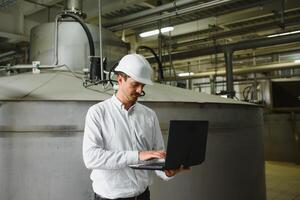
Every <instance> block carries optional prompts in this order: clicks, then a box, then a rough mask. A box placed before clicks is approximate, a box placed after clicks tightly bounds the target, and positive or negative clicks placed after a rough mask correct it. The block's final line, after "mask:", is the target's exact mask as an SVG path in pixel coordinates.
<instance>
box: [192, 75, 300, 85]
mask: <svg viewBox="0 0 300 200" xmlns="http://www.w3.org/2000/svg"><path fill="white" fill-rule="evenodd" d="M295 77H297V78H300V74H294V75H288V76H286V75H285V76H283V75H277V76H265V77H256V80H270V79H279V78H295ZM233 81H234V82H240V83H239V84H245V83H247V84H252V83H253V81H254V78H242V79H233ZM225 82H226V80H224V81H216V82H215V83H217V84H218V83H225ZM210 84H211V82H209V81H207V82H201V83H194V84H193V86H201V85H210ZM235 85H238V83H236V84H235Z"/></svg>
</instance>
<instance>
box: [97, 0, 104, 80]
mask: <svg viewBox="0 0 300 200" xmlns="http://www.w3.org/2000/svg"><path fill="white" fill-rule="evenodd" d="M101 2H102V1H101V0H99V4H98V6H99V55H100V73H101V74H100V78H101V80H104V69H103V51H102V6H101Z"/></svg>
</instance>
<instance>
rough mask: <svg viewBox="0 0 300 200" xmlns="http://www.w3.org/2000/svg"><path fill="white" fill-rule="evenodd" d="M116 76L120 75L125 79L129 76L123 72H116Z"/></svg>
mask: <svg viewBox="0 0 300 200" xmlns="http://www.w3.org/2000/svg"><path fill="white" fill-rule="evenodd" d="M116 74H117V76H122V77H123V78H124V80H125V81H126V80H127V78H128V77H129V76H128V75H127V74H125V73H124V72H116Z"/></svg>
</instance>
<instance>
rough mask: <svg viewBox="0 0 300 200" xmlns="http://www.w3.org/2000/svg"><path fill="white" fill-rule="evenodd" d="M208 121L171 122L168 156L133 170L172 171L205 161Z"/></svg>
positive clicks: (146, 162)
mask: <svg viewBox="0 0 300 200" xmlns="http://www.w3.org/2000/svg"><path fill="white" fill-rule="evenodd" d="M207 132H208V121H197V120H171V121H170V128H169V138H168V145H167V154H166V158H165V160H164V159H153V160H150V161H145V163H140V164H136V165H129V167H131V168H132V169H142V170H170V169H178V168H180V167H181V166H183V167H184V168H188V167H191V166H194V165H199V164H201V163H202V162H203V161H204V160H205V152H206V141H207Z"/></svg>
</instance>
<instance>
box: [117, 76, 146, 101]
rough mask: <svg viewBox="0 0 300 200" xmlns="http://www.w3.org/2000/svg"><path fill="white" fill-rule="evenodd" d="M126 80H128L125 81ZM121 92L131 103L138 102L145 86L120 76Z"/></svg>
mask: <svg viewBox="0 0 300 200" xmlns="http://www.w3.org/2000/svg"><path fill="white" fill-rule="evenodd" d="M125 79H126V80H125ZM118 82H119V90H120V91H121V93H122V95H123V96H124V97H125V99H126V100H127V101H129V102H132V103H134V102H136V101H137V99H138V98H139V96H140V95H141V93H142V91H143V88H144V86H145V84H142V83H140V82H137V81H135V80H134V79H132V78H130V77H127V78H125V77H122V76H119V78H118Z"/></svg>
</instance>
